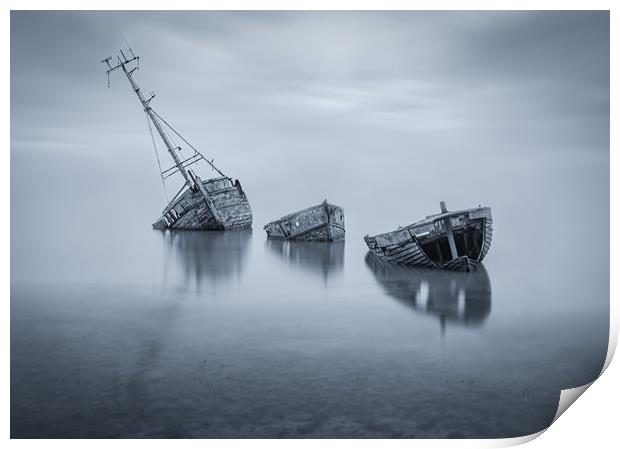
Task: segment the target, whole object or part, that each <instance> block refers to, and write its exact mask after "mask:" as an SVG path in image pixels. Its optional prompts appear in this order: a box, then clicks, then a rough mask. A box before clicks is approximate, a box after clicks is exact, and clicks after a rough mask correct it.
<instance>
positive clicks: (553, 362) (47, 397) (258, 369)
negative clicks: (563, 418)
mask: <svg viewBox="0 0 620 449" xmlns="http://www.w3.org/2000/svg"><path fill="white" fill-rule="evenodd" d="M255 228H256V229H254V231H241V232H228V233H218V232H204V233H196V232H190V233H183V232H177V233H170V232H166V233H162V232H159V231H149V230H146V231H145V230H144V229H138V228H137V227H136V228H135V229H133V230H132V229H131V228H130V229H129V230H124V231H118V230H117V231H110V236H109V238H108V239H97V238H94V236H93V238H88V239H87V240H88V242H89V246H88V248H89V249H88V251H87V255H85V256H84V257H83V258H81V259H80V258H78V257H76V254H78V253H79V251H78V252H75V251H74V250H72V249H71V248H67V253H62V252H60V253H59V252H55V254H56V256H55V257H56V261H57V263H52V261H50V260H47V261H46V262H45V263H46V268H45V270H43V269H42V268H41V267H40V266H37V265H36V264H37V263H42V262H37V261H36V260H34V259H33V261H32V262H31V264H32V265H31V270H32V271H31V273H30V275H29V276H26V275H24V276H21V278H20V273H27V272H28V264H27V263H26V262H24V261H22V260H21V258H19V257H17V256H14V260H13V262H14V269H15V274H14V278H13V283H12V287H11V297H12V299H11V434H12V436H13V437H208V436H212V437H511V436H519V435H524V434H529V433H532V432H536V431H538V430H540V429H542V428H544V427H546V426H547V425H548V424H549V423H550V421H551V420H552V418H553V416H554V414H555V412H556V408H557V403H558V399H559V395H560V390H561V389H562V388H570V387H575V386H577V385H581V384H584V383H586V382H589V381H591V380H592V379H594V378H595V377H596V375H597V374H598V372H599V371H600V369H601V367H602V364H603V361H604V359H605V355H606V351H607V338H608V322H609V315H608V296H607V295H608V293H607V288H608V287H607V285H605V283H604V282H601V283H600V284H599V283H596V282H593V281H594V280H596V279H599V278H600V279H601V280H602V281H604V280H605V278H606V276H608V274H605V273H602V274H599V273H597V272H596V271H595V269H594V268H588V267H587V266H585V267H577V268H575V266H574V264H572V263H571V261H569V260H566V258H559V259H558V258H557V257H555V256H556V255H554V254H548V255H546V256H545V255H541V257H539V258H538V259H536V260H533V261H531V262H530V264H529V266H528V267H527V268H524V267H523V266H522V265H519V260H518V258H514V257H512V256H513V255H515V254H516V253H517V249H518V248H517V246H515V247H514V248H513V247H512V246H506V245H504V247H502V222H501V216H500V220H498V219H497V217H496V228H497V230H498V232H497V233H496V237H495V238H496V240H499V243H498V249H497V251H496V253H495V254H494V252H493V249H494V248H493V247H492V248H491V252H490V254H489V257H488V259H487V261H486V262H485V266H484V267H482V268H481V269H480V270H479V271H478V272H476V273H474V274H469V275H468V274H463V273H447V272H440V271H432V270H420V269H415V268H408V267H399V266H390V265H387V264H385V263H382V262H381V261H378V260H377V259H375V258H374V257H373V256H371V255H369V254H367V250H366V248H365V245H364V243H363V240H362V239H361V236H362V235H363V234H362V230H361V229H359V230H358V229H355V228H354V229H353V230H349V231H348V232H349V233H348V235H347V241H346V242H341V243H333V244H325V243H295V242H282V241H267V240H266V239H265V236H264V233H263V232H262V230H260V228H259V227H257V226H255ZM81 232H83V231H81ZM20 238H21V237H20ZM33 238H34V237H33ZM40 240H41V241H43V240H45V241H53V238H45V239H40ZM494 244H495V242H494ZM17 247H18V248H19V245H17ZM39 250H40V251H41V253H43V252H45V251H46V249H45V248H40V249H39ZM33 272H36V273H38V274H37V275H36V276H33V275H32V273H33ZM541 273H545V274H544V275H541Z"/></svg>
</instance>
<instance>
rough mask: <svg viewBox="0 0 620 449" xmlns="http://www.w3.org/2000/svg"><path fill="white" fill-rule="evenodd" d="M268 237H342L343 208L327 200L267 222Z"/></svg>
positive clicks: (317, 239) (328, 238)
mask: <svg viewBox="0 0 620 449" xmlns="http://www.w3.org/2000/svg"><path fill="white" fill-rule="evenodd" d="M263 228H264V229H265V231H266V232H267V237H268V238H275V239H286V240H315V241H334V240H342V239H344V210H343V209H342V207H339V206H335V205H333V204H329V203H328V202H327V200H325V201H323V202H322V203H321V204H319V205H318V206H312V207H309V208H307V209H304V210H300V211H298V212H294V213H292V214H289V215H286V216H285V217H282V218H280V219H279V220H275V221H272V222H271V223H267V224H266V225H265V226H264V227H263Z"/></svg>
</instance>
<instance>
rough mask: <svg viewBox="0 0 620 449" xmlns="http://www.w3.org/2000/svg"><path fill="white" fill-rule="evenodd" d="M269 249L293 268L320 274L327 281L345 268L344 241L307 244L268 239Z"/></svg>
mask: <svg viewBox="0 0 620 449" xmlns="http://www.w3.org/2000/svg"><path fill="white" fill-rule="evenodd" d="M265 245H266V246H267V248H269V250H271V251H272V252H273V253H275V254H277V255H278V256H280V257H282V258H283V259H285V260H286V261H287V262H288V263H289V264H290V265H291V266H296V267H301V268H302V269H305V270H308V271H313V272H315V273H319V274H320V275H322V276H323V279H325V280H327V278H328V277H329V276H330V275H333V274H335V273H339V272H341V271H342V269H343V267H344V241H338V242H305V241H296V240H282V239H267V242H266V243H265Z"/></svg>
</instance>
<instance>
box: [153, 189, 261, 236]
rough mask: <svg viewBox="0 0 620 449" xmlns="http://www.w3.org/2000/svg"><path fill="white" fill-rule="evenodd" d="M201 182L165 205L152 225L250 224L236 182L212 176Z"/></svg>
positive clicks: (194, 227) (180, 227)
mask: <svg viewBox="0 0 620 449" xmlns="http://www.w3.org/2000/svg"><path fill="white" fill-rule="evenodd" d="M196 179H197V182H200V183H201V185H202V188H196V189H190V188H187V189H186V190H185V191H184V192H183V193H181V194H180V196H179V197H178V198H177V199H175V200H174V201H173V202H172V203H170V205H169V206H168V207H167V208H166V209H165V211H164V215H163V216H161V217H160V218H159V219H158V220H157V221H156V222H155V223H153V228H155V229H171V230H176V229H178V230H213V231H215V230H217V231H228V230H234V229H248V228H251V227H252V209H251V208H250V203H249V202H248V200H247V198H246V196H245V192H243V190H242V189H241V185H240V184H239V182H238V181H237V182H235V183H234V184H233V183H232V181H231V180H230V179H229V178H214V179H208V180H206V181H201V180H200V178H198V177H196Z"/></svg>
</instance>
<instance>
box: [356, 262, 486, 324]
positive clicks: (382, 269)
mask: <svg viewBox="0 0 620 449" xmlns="http://www.w3.org/2000/svg"><path fill="white" fill-rule="evenodd" d="M366 265H367V266H368V268H369V269H370V271H372V273H373V274H374V275H375V280H376V281H377V283H378V284H379V285H381V286H382V287H383V289H384V290H385V292H386V293H387V294H388V295H390V296H392V297H393V298H396V299H397V300H399V301H400V302H402V303H403V304H405V305H407V306H408V307H411V308H412V309H413V310H416V311H418V312H422V313H426V314H430V315H434V316H437V317H438V318H439V321H440V324H441V330H442V333H443V332H444V331H445V327H446V323H451V324H453V323H454V324H462V325H465V326H481V325H482V324H483V323H484V322H485V321H486V319H487V318H488V316H489V315H490V313H491V282H490V281H489V276H488V274H487V272H486V269H485V268H484V265H482V264H480V265H479V266H478V268H477V270H476V271H475V272H471V273H461V272H450V271H444V270H434V269H425V268H415V267H411V266H405V265H395V264H390V263H388V262H384V261H382V260H380V259H378V258H377V257H376V256H375V255H373V254H372V253H370V252H368V253H367V254H366Z"/></svg>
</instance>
